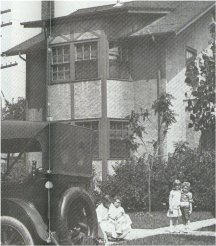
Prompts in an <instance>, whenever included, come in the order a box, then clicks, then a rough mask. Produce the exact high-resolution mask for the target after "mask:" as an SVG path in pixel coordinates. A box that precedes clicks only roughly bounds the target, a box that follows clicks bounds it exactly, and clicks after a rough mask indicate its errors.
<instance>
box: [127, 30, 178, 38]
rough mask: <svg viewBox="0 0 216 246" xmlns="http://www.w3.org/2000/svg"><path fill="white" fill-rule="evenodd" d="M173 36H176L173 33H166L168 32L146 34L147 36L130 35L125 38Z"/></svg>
mask: <svg viewBox="0 0 216 246" xmlns="http://www.w3.org/2000/svg"><path fill="white" fill-rule="evenodd" d="M170 34H174V35H176V32H175V31H168V32H158V33H157V32H155V33H147V34H140V35H130V36H128V37H127V38H143V37H152V36H166V35H170Z"/></svg>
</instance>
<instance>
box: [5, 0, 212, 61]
mask: <svg viewBox="0 0 216 246" xmlns="http://www.w3.org/2000/svg"><path fill="white" fill-rule="evenodd" d="M114 6H115V4H111V5H104V6H98V7H92V8H85V9H80V10H77V11H75V12H73V13H72V14H69V15H67V16H63V17H58V18H54V19H53V20H56V21H58V20H60V21H64V20H68V19H71V18H72V19H73V17H75V18H77V17H79V16H81V17H82V16H89V15H93V16H96V15H97V14H100V15H102V14H104V13H119V11H120V12H121V11H124V13H143V14H145V13H157V12H158V13H159V12H161V11H165V12H167V13H166V15H165V16H163V17H160V18H159V19H157V20H156V21H154V22H152V23H151V24H149V25H147V26H145V27H143V28H141V29H140V30H138V31H136V32H134V33H132V34H130V36H129V37H142V36H146V35H153V34H166V33H175V34H178V33H180V32H181V31H182V30H183V29H184V28H187V27H188V26H189V25H190V24H192V23H193V22H194V21H196V20H197V19H199V18H200V17H201V16H202V15H203V14H205V13H206V12H207V11H209V10H210V9H213V7H215V2H214V1H134V2H126V3H123V4H122V5H121V6H120V7H114ZM113 11H114V12H113ZM45 21H46V20H45ZM49 21H50V20H49ZM21 24H22V25H24V26H25V27H38V26H43V25H44V22H43V21H42V20H39V21H32V22H25V23H21ZM42 45H45V37H44V33H43V32H41V33H39V34H38V35H36V36H34V37H32V38H30V39H28V40H26V41H24V42H23V43H21V44H19V45H17V46H15V47H13V48H11V49H9V50H7V51H5V52H3V54H5V55H7V56H11V55H18V54H19V53H21V54H24V53H26V51H29V50H32V49H36V48H41V47H43V46H42ZM44 47H45V46H44Z"/></svg>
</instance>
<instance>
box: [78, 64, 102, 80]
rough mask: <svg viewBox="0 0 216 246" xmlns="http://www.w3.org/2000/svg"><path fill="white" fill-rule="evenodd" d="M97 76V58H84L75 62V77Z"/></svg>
mask: <svg viewBox="0 0 216 246" xmlns="http://www.w3.org/2000/svg"><path fill="white" fill-rule="evenodd" d="M97 77H98V62H97V60H86V61H76V62H75V78H76V79H91V78H97Z"/></svg>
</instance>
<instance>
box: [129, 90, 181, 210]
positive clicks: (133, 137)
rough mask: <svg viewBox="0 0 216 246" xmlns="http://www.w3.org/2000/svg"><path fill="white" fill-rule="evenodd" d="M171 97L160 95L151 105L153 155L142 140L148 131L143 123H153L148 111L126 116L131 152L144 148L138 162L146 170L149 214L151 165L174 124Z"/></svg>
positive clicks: (141, 110) (166, 94)
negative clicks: (154, 136) (154, 137)
mask: <svg viewBox="0 0 216 246" xmlns="http://www.w3.org/2000/svg"><path fill="white" fill-rule="evenodd" d="M173 99H174V98H173V96H172V95H170V94H168V93H162V94H161V95H160V96H159V97H158V98H157V99H156V100H155V101H154V102H153V105H152V109H151V110H153V111H154V114H155V115H156V114H157V115H158V121H159V124H158V127H156V128H155V132H156V133H157V132H158V134H156V135H157V137H156V139H153V142H152V144H153V150H154V151H153V153H151V152H150V151H149V150H148V148H147V146H146V145H147V143H146V141H145V140H144V138H145V137H144V136H146V135H144V134H148V132H147V131H148V129H147V127H146V126H145V122H146V121H149V122H150V123H151V124H153V122H152V121H151V119H150V113H149V111H150V110H149V109H145V110H143V109H140V112H138V113H137V112H135V111H132V112H131V115H130V116H128V117H127V118H128V120H129V128H130V134H129V136H128V139H127V140H128V143H129V144H130V147H131V150H132V151H133V152H135V151H137V149H138V147H139V146H140V145H142V147H143V148H144V152H143V154H142V155H141V156H140V160H141V161H142V162H143V163H144V162H145V163H146V164H147V165H146V166H147V168H148V199H149V201H148V206H149V213H151V174H152V169H153V164H154V162H155V160H157V159H158V158H159V159H160V155H161V153H160V151H159V150H160V147H161V146H162V143H163V142H164V140H165V138H166V135H167V132H168V129H169V127H170V126H171V125H172V124H173V123H175V122H176V119H175V115H176V114H175V113H174V110H172V109H171V107H172V102H171V101H172V100H173ZM137 140H138V141H137Z"/></svg>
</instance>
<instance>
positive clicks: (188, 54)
mask: <svg viewBox="0 0 216 246" xmlns="http://www.w3.org/2000/svg"><path fill="white" fill-rule="evenodd" d="M196 56H197V51H196V50H195V49H193V48H190V47H187V48H186V51H185V63H186V66H188V65H189V64H190V63H191V62H193V61H194V60H195V59H196Z"/></svg>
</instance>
